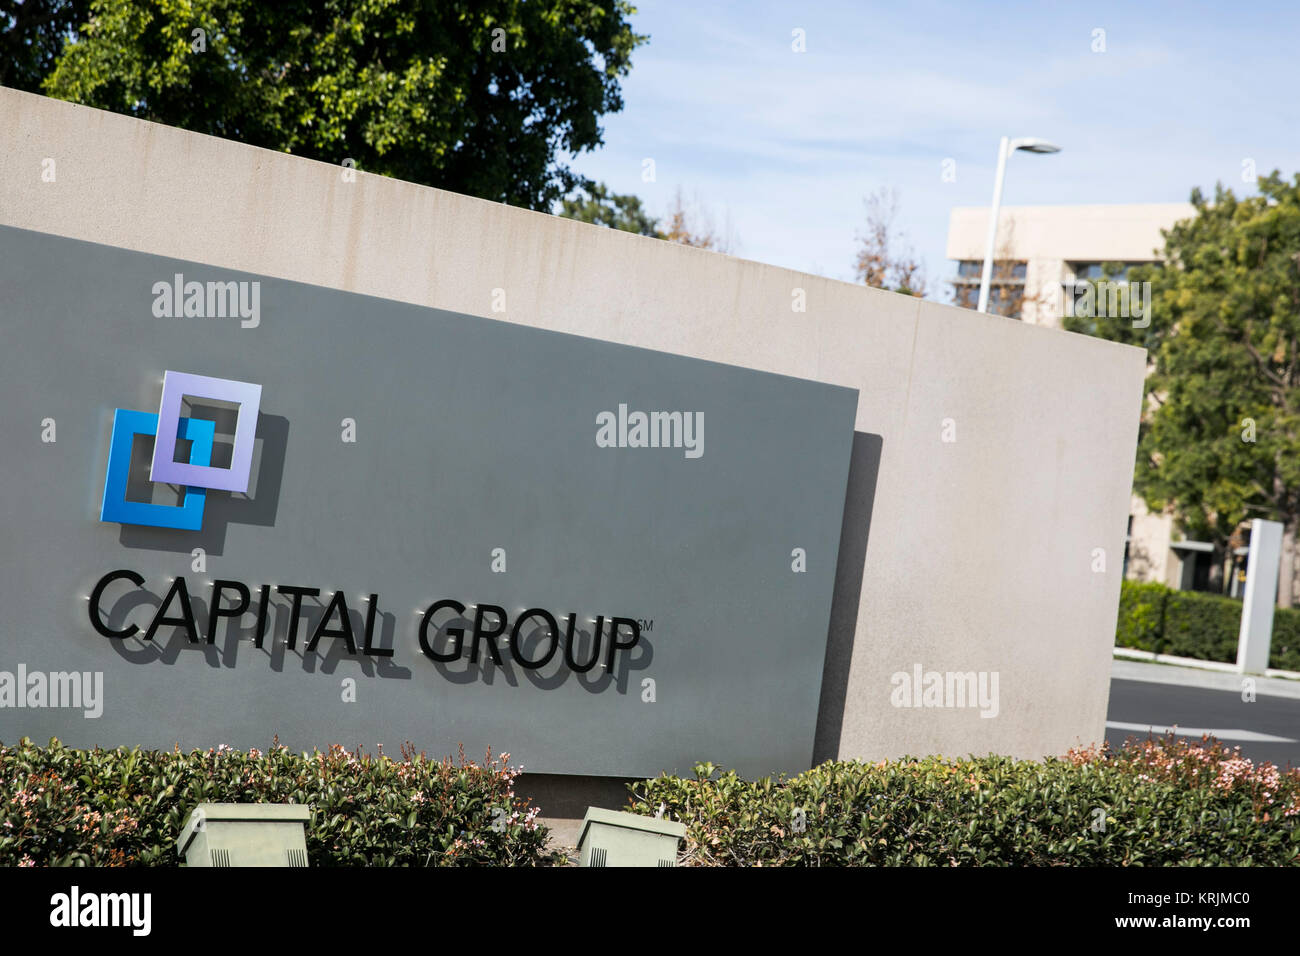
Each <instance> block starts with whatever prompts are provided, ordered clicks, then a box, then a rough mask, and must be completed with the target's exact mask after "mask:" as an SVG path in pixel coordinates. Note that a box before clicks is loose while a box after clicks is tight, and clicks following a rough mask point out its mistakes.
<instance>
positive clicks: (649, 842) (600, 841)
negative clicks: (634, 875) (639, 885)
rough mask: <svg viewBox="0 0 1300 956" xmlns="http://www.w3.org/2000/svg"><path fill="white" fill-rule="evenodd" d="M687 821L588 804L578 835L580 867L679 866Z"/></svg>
mask: <svg viewBox="0 0 1300 956" xmlns="http://www.w3.org/2000/svg"><path fill="white" fill-rule="evenodd" d="M684 836H686V824H684V823H678V822H676V821H675V820H661V819H659V818H658V817H642V816H637V815H636V814H635V813H623V812H621V811H618V810H601V809H600V808H598V807H588V808H587V813H586V815H585V816H584V817H583V818H582V835H581V836H579V837H578V865H579V866H676V865H677V844H678V843H679V842H680V841H681V839H682V837H684Z"/></svg>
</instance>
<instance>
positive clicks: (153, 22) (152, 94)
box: [44, 0, 645, 209]
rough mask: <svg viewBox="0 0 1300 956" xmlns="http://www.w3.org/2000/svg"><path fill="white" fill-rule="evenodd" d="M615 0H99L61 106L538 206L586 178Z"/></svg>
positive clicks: (624, 37) (619, 9)
mask: <svg viewBox="0 0 1300 956" xmlns="http://www.w3.org/2000/svg"><path fill="white" fill-rule="evenodd" d="M634 12H635V10H634V8H633V7H631V6H630V5H629V4H628V3H627V2H626V0H542V2H525V0H370V2H366V3H356V2H349V0H324V2H309V0H282V2H277V3H260V2H257V0H192V2H187V3H183V4H182V3H161V4H160V3H151V2H146V0H94V2H93V3H92V4H91V9H90V19H89V22H88V23H87V24H86V26H85V28H84V30H83V31H82V32H81V34H80V36H79V37H78V38H77V39H76V41H75V42H71V43H69V44H68V45H67V47H66V48H65V50H64V53H63V55H62V57H61V58H60V59H59V61H58V65H57V66H56V68H55V70H54V72H53V74H52V75H50V76H49V78H48V79H47V80H46V82H45V87H44V88H45V90H46V91H47V92H48V93H49V94H51V95H53V96H57V97H60V98H62V99H69V100H74V101H76V102H79V103H85V104H87V105H90V106H97V107H100V108H102V109H110V110H115V111H117V112H122V113H127V114H129V115H132V116H137V117H140V118H141V119H147V120H154V121H156V122H160V123H167V124H170V125H172V126H181V127H184V128H185V129H191V130H195V131H198V132H201V133H210V134H212V135H216V136H224V137H228V138H231V139H238V140H240V141H242V142H245V143H250V144H252V145H255V146H263V147H266V148H269V149H276V150H284V151H287V152H292V153H295V154H298V155H302V156H308V157H311V158H313V159H319V160H322V161H324V162H330V163H341V162H343V161H345V160H349V159H350V160H351V161H352V162H353V163H354V164H355V165H356V167H357V168H359V169H363V170H368V171H370V172H375V173H381V174H384V175H388V176H396V177H399V178H401V179H406V180H410V181H412V182H418V183H425V184H428V185H431V186H438V187H441V188H443V189H451V190H455V191H457V192H462V193H468V194H470V195H473V196H479V197H482V198H484V199H491V200H494V201H501V202H507V203H510V204H512V205H518V206H526V207H529V208H533V209H549V208H550V207H551V206H552V205H553V204H554V203H555V201H556V200H558V199H559V198H560V197H561V196H563V195H565V194H566V193H568V192H569V191H571V190H572V189H573V188H574V187H575V186H577V185H579V184H580V183H581V182H582V180H581V178H580V177H578V176H577V175H576V174H574V173H573V172H572V171H571V170H570V169H569V168H568V167H567V166H566V165H564V164H563V163H562V162H560V161H559V160H558V159H557V155H558V154H560V153H561V152H564V153H568V154H571V155H572V154H577V153H581V152H583V151H586V150H590V149H592V148H594V147H596V146H599V145H600V144H601V141H602V139H601V128H600V126H599V122H598V121H599V119H600V117H601V116H602V115H603V114H605V113H608V112H617V111H618V110H620V109H622V106H623V101H622V96H621V93H620V88H619V79H620V77H622V76H624V75H626V73H627V72H628V69H629V67H630V62H631V54H632V50H633V49H634V48H635V47H636V46H637V45H638V44H639V43H641V42H643V41H644V40H645V37H642V36H638V35H637V34H635V33H634V32H633V31H632V28H631V26H630V25H629V23H628V19H627V18H628V17H629V16H630V15H631V14H632V13H634Z"/></svg>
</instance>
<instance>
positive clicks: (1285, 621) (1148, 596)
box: [1115, 581, 1300, 671]
mask: <svg viewBox="0 0 1300 956" xmlns="http://www.w3.org/2000/svg"><path fill="white" fill-rule="evenodd" d="M1240 628H1241V602H1240V601H1237V600H1234V599H1233V598H1228V597H1222V596H1220V595H1217V594H1205V593H1203V592H1200V591H1175V590H1173V589H1172V588H1167V587H1165V586H1164V585H1163V584H1144V583H1139V582H1136V581H1124V582H1122V583H1121V585H1120V598H1119V619H1118V621H1117V623H1116V627H1115V645H1116V646H1117V647H1131V648H1136V649H1138V650H1143V651H1153V652H1155V653H1157V654H1171V655H1174V656H1176V657H1191V658H1195V659H1197V660H1203V661H1221V662H1225V663H1233V662H1235V661H1236V660H1237V636H1238V634H1239V632H1240ZM1269 666H1270V667H1275V668H1278V669H1279V670H1293V671H1295V670H1300V610H1296V609H1293V608H1277V609H1276V610H1275V611H1274V612H1273V643H1272V648H1271V650H1270V652H1269Z"/></svg>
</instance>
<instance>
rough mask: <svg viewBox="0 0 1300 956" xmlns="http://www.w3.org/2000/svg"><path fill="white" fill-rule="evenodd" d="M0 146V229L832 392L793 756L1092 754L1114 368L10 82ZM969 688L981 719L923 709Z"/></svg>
mask: <svg viewBox="0 0 1300 956" xmlns="http://www.w3.org/2000/svg"><path fill="white" fill-rule="evenodd" d="M0 126H2V127H3V128H4V130H5V133H6V135H5V136H4V137H3V140H2V141H0V223H3V224H5V225H9V226H16V227H20V228H24V229H33V230H40V231H43V232H49V233H54V234H58V235H63V236H69V237H74V238H78V239H84V240H90V241H93V242H97V243H105V244H110V245H114V246H120V247H124V248H128V249H134V250H140V251H145V252H151V253H157V254H162V255H167V256H173V257H178V258H182V259H187V260H193V261H197V262H202V263H209V264H212V265H214V266H217V267H219V268H229V269H239V270H247V271H250V272H256V273H262V274H269V275H273V276H278V277H283V278H287V279H293V280H297V281H301V282H306V283H313V284H316V285H320V286H325V287H330V288H336V289H345V290H349V291H354V292H361V293H366V294H369V295H376V296H383V297H387V298H391V299H396V300H400V301H404V302H411V303H417V304H420V305H425V306H435V307H439V308H443V309H449V310H453V311H457V312H463V313H470V314H476V315H481V316H485V317H488V318H493V319H498V320H501V321H505V322H513V323H521V324H524V325H530V326H536V327H539V328H544V329H552V330H557V331H563V332H570V333H577V334H580V335H585V336H591V337H595V338H599V339H605V340H608V341H611V342H617V343H622V344H627V345H635V346H642V347H647V348H653V349H658V350H661V351H667V352H673V353H677V354H680V355H686V356H693V357H697V358H703V359H710V360H714V361H718V362H724V363H729V364H733V365H741V366H745V367H748V368H753V369H761V370H764V371H768V372H776V373H781V374H786V375H792V376H799V377H803V378H808V379H815V380H818V381H822V382H828V383H833V384H838V385H843V386H847V387H851V388H855V389H858V390H859V392H860V397H859V402H858V411H857V423H856V427H857V432H858V434H857V436H856V440H855V445H854V452H853V470H852V474H851V477H850V487H849V496H848V502H847V506H846V509H845V516H844V533H843V541H842V545H841V550H840V554H839V555H837V556H836V555H820V554H810V555H808V560H809V561H835V560H838V573H837V587H836V596H835V605H834V609H833V617H832V624H831V633H830V641H829V646H828V647H827V650H826V656H825V660H826V668H825V678H824V684H823V689H822V700H821V715H820V719H819V722H818V735H817V746H816V758H817V759H819V760H820V759H826V758H830V757H842V758H862V759H869V760H878V759H881V758H885V757H896V756H900V755H903V754H927V753H935V752H942V753H946V754H952V755H961V754H967V753H971V752H975V753H987V752H990V751H993V752H998V753H1004V754H1010V755H1014V756H1018V757H1035V758H1036V757H1041V756H1044V755H1047V754H1059V753H1062V752H1064V751H1065V750H1066V749H1067V748H1069V747H1071V746H1075V745H1079V744H1087V743H1090V742H1094V741H1099V740H1101V739H1103V736H1104V721H1105V713H1106V704H1107V696H1108V677H1109V671H1110V661H1111V648H1112V646H1113V643H1114V634H1115V620H1116V607H1117V602H1118V595H1119V585H1120V574H1121V568H1122V564H1123V554H1124V533H1125V519H1126V516H1127V514H1128V504H1129V493H1130V487H1131V479H1132V470H1133V450H1134V446H1135V442H1136V436H1137V424H1138V412H1139V409H1140V403H1141V398H1142V382H1143V376H1144V373H1145V355H1144V353H1143V352H1142V351H1141V350H1139V349H1133V348H1129V347H1126V346H1121V345H1116V344H1113V343H1109V342H1104V341H1100V340H1096V339H1090V338H1085V337H1082V336H1077V335H1071V334H1068V333H1064V332H1059V331H1054V330H1051V329H1045V328H1038V327H1030V326H1027V325H1024V324H1022V323H1020V322H1017V321H1014V320H1010V319H1005V318H1000V317H998V316H992V315H980V314H976V313H973V312H969V311H964V310H961V309H957V308H953V307H950V306H945V305H940V304H937V303H934V302H929V301H924V300H920V299H915V298H911V297H908V296H903V295H896V294H891V293H887V292H882V291H878V290H875V289H868V288H864V287H862V286H858V285H853V284H850V283H846V282H838V281H834V280H830V279H824V278H820V277H817V276H812V275H805V274H801V273H797V272H792V271H790V270H787V269H781V268H776V267H773V266H766V265H762V264H760V263H755V262H747V261H744V260H741V259H736V258H731V257H727V256H723V255H717V254H714V253H710V252H706V251H702V250H699V249H693V248H688V247H685V246H680V245H675V244H672V243H667V242H662V241H659V240H656V239H649V238H645V237H640V236H633V235H630V234H627V233H619V232H615V231H611V230H608V229H602V228H598V227H593V226H588V225H584V224H581V223H576V222H571V221H568V220H564V219H560V218H556V217H554V216H549V215H545V214H541V213H535V212H528V211H524V210H520V209H513V208H510V207H508V206H504V205H501V204H497V203H491V202H486V201H482V200H478V199H472V198H468V197H465V196H460V195H456V194H453V193H448V192H442V191H439V190H436V189H430V188H425V187H422V186H416V185H411V184H409V183H404V182H399V181H396V180H392V179H386V178H383V177H378V176H371V175H367V174H365V173H360V174H358V175H357V176H356V180H355V182H347V181H345V180H344V178H343V177H342V175H341V170H340V169H339V168H338V167H335V166H331V165H328V164H325V163H319V162H313V161H309V160H304V159H300V158H295V157H293V156H290V155H287V154H283V153H277V152H271V151H267V150H262V149H255V148H252V147H248V146H244V145H241V144H239V143H235V142H229V141H224V140H220V139H215V138H212V137H207V136H202V135H198V134H195V133H190V132H186V131H184V130H179V129H171V128H167V127H163V126H157V125H153V124H149V123H144V122H140V121H137V120H133V119H129V118H126V117H122V116H118V115H114V114H111V113H106V112H100V111H96V110H92V109H87V108H84V107H80V106H75V105H71V104H68V103H63V102H59V101H55V100H51V99H47V98H44V97H39V96H33V95H30V94H25V93H18V92H14V91H10V90H0ZM47 159H53V160H54V161H55V163H56V164H57V165H56V168H57V176H56V177H55V178H54V179H53V180H52V181H46V178H43V177H42V169H43V168H49V167H48V164H47V165H46V166H45V167H43V165H42V163H43V161H44V160H47ZM849 198H851V197H849ZM847 242H848V241H847V240H846V247H845V257H846V261H847V259H848V257H849V256H850V253H851V250H850V249H849V248H848V245H847ZM32 414H34V413H32ZM39 420H40V416H39V415H35V417H34V418H33V422H34V423H37V422H39ZM33 427H34V428H35V427H36V425H35V424H33ZM812 637H813V636H811V635H810V639H811V638H812ZM816 638H817V642H816V646H820V639H821V635H816ZM800 639H801V635H799V634H791V635H790V640H792V641H798V640H800ZM918 668H919V669H920V670H921V672H922V673H923V674H924V675H925V683H926V685H927V689H926V691H925V693H922V692H921V691H922V688H919V687H918V688H917V692H916V693H915V695H914V696H909V697H908V699H907V701H906V703H903V702H902V698H901V697H900V695H899V693H898V691H899V687H900V684H899V681H900V676H899V675H902V678H901V680H902V681H908V680H910V677H909V676H908V675H911V674H912V673H913V672H914V669H918ZM931 675H933V678H932V677H931ZM980 675H982V676H983V678H988V679H989V680H988V681H987V685H988V686H991V687H995V688H997V689H998V692H999V697H1000V699H999V700H998V701H997V702H996V706H994V707H989V706H982V707H981V706H973V705H972V702H971V701H970V700H968V699H964V698H961V699H959V698H958V697H955V696H954V695H953V694H952V693H951V692H950V691H951V688H952V687H953V686H954V685H955V686H957V687H958V688H960V687H963V686H974V685H973V684H970V683H969V682H968V681H967V677H968V676H971V677H978V676H980ZM995 677H996V678H997V679H996V681H994V680H993V678H995ZM981 686H983V685H981ZM930 687H937V688H939V689H940V692H938V693H936V694H931V693H930V692H929V688H930ZM944 687H947V688H948V689H949V692H948V693H944V692H942V688H944ZM268 732H269V729H268ZM499 746H500V748H501V749H506V750H509V749H510V742H509V741H504V740H503V741H501V742H500V744H499ZM714 756H715V755H711V754H703V753H702V754H700V755H699V757H700V759H701V760H707V759H713V758H714ZM597 786H603V784H597Z"/></svg>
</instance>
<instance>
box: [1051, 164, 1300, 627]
mask: <svg viewBox="0 0 1300 956" xmlns="http://www.w3.org/2000/svg"><path fill="white" fill-rule="evenodd" d="M1258 188H1259V193H1260V195H1258V196H1252V197H1248V198H1243V199H1238V198H1237V197H1236V196H1234V195H1233V193H1232V191H1231V190H1227V189H1224V188H1223V187H1222V186H1219V187H1217V188H1216V190H1215V196H1214V201H1213V202H1208V201H1206V199H1205V197H1204V196H1203V195H1202V194H1201V192H1200V190H1195V191H1193V193H1192V197H1191V201H1192V205H1193V206H1194V207H1195V210H1196V214H1195V215H1194V216H1193V217H1192V218H1190V219H1187V220H1184V221H1182V222H1179V223H1177V224H1175V225H1174V226H1173V227H1172V228H1171V229H1169V230H1166V231H1165V233H1164V238H1165V261H1164V263H1163V265H1161V266H1152V267H1142V268H1138V269H1135V270H1133V272H1132V273H1131V274H1130V275H1129V277H1128V279H1129V281H1130V282H1139V283H1140V282H1143V281H1149V282H1150V283H1151V292H1152V303H1151V316H1150V325H1149V326H1147V327H1142V322H1141V321H1139V322H1135V321H1134V320H1133V319H1132V318H1129V317H1127V316H1125V315H1118V316H1116V315H1113V314H1108V315H1093V316H1084V317H1075V318H1073V319H1067V320H1066V327H1067V328H1070V329H1072V330H1073V331H1083V332H1090V333H1092V334H1096V335H1101V336H1103V337H1105V338H1110V339H1114V340H1116V341H1121V342H1128V343H1130V344H1134V345H1142V346H1145V347H1146V348H1147V349H1149V350H1150V351H1149V357H1150V361H1151V363H1152V371H1151V374H1150V375H1149V376H1148V378H1147V385H1146V401H1145V403H1144V408H1145V410H1144V413H1143V419H1142V426H1141V432H1140V438H1139V443H1138V455H1137V463H1136V468H1135V473H1134V487H1135V489H1136V490H1137V491H1138V493H1139V494H1140V495H1142V497H1143V498H1145V499H1146V501H1147V504H1148V506H1149V507H1151V508H1152V510H1156V511H1159V510H1165V509H1168V510H1169V511H1170V512H1171V513H1172V514H1173V515H1174V517H1175V519H1176V520H1177V522H1178V524H1179V526H1180V527H1181V528H1182V529H1183V530H1184V531H1185V532H1186V533H1187V534H1188V535H1189V536H1192V537H1199V538H1202V539H1203V540H1209V541H1211V542H1213V543H1214V544H1215V545H1216V547H1217V548H1219V549H1223V548H1226V547H1227V546H1228V544H1229V542H1230V540H1231V539H1232V536H1233V534H1234V532H1236V531H1237V529H1238V526H1239V525H1240V524H1241V523H1242V522H1243V521H1245V520H1247V519H1249V518H1270V519H1273V520H1276V521H1280V522H1282V524H1283V526H1284V529H1285V530H1284V545H1283V563H1282V568H1281V581H1280V588H1279V603H1281V604H1283V605H1284V606H1289V605H1290V604H1291V603H1292V602H1293V599H1294V595H1295V587H1296V582H1295V572H1296V567H1295V549H1296V537H1297V530H1298V529H1300V175H1298V176H1296V177H1295V179H1294V180H1293V181H1292V182H1290V183H1288V182H1286V181H1285V180H1284V179H1283V178H1282V177H1281V175H1280V174H1279V173H1277V172H1274V173H1272V174H1271V175H1269V176H1266V177H1263V178H1261V179H1260V180H1259V182H1258ZM1095 311H1098V312H1099V311H1100V310H1095ZM1106 311H1107V312H1110V311H1111V310H1109V309H1107V310H1106ZM1143 321H1145V320H1143Z"/></svg>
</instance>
